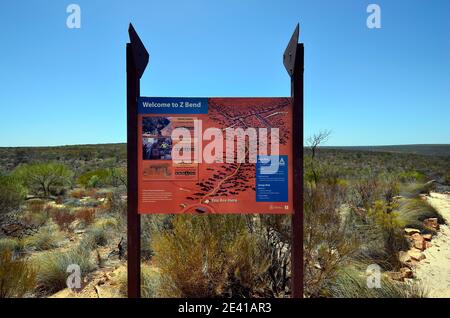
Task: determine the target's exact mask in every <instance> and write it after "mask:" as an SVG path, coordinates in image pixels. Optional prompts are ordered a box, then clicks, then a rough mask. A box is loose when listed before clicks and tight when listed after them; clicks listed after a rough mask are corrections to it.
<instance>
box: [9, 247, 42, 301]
mask: <svg viewBox="0 0 450 318" xmlns="http://www.w3.org/2000/svg"><path fill="white" fill-rule="evenodd" d="M35 285H36V270H35V269H34V268H33V267H32V266H31V265H30V264H29V263H28V262H27V261H25V260H19V259H14V257H13V256H12V253H11V252H9V251H6V250H0V298H12V297H22V296H24V295H25V294H26V293H27V292H30V291H32V290H33V288H34V286H35Z"/></svg>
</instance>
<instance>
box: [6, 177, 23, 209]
mask: <svg viewBox="0 0 450 318" xmlns="http://www.w3.org/2000/svg"><path fill="white" fill-rule="evenodd" d="M25 196H26V190H25V188H24V187H23V186H22V185H21V184H20V183H19V182H18V180H17V179H16V178H13V177H10V176H0V214H1V213H9V212H13V211H15V210H17V209H19V207H20V206H21V204H22V203H23V200H24V199H25Z"/></svg>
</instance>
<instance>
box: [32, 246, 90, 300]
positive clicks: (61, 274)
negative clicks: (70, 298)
mask: <svg viewBox="0 0 450 318" xmlns="http://www.w3.org/2000/svg"><path fill="white" fill-rule="evenodd" d="M34 263H35V264H36V267H37V268H38V273H37V282H38V285H39V288H40V289H41V290H42V291H43V292H45V293H55V292H57V291H59V290H61V289H64V288H66V287H67V283H66V280H67V277H68V273H67V267H68V266H69V265H72V264H76V265H78V266H80V269H81V275H82V278H83V277H84V275H86V274H87V273H89V272H91V271H93V270H94V269H95V265H94V264H93V262H92V261H91V250H90V249H89V248H87V247H86V246H83V245H80V246H78V247H77V248H75V249H73V250H69V251H65V252H59V251H49V252H45V253H43V254H40V255H38V256H37V257H36V258H35V259H34Z"/></svg>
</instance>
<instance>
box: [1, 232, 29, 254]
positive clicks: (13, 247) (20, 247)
mask: <svg viewBox="0 0 450 318" xmlns="http://www.w3.org/2000/svg"><path fill="white" fill-rule="evenodd" d="M24 249H25V242H24V240H22V239H19V238H10V237H4V238H1V239H0V253H2V252H10V253H12V255H13V257H16V256H19V255H20V254H21V253H22V252H23V251H24Z"/></svg>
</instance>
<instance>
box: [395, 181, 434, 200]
mask: <svg viewBox="0 0 450 318" xmlns="http://www.w3.org/2000/svg"><path fill="white" fill-rule="evenodd" d="M434 187H435V185H434V183H433V182H427V183H411V184H408V185H407V186H406V187H405V188H404V190H403V191H402V194H403V195H404V196H405V197H407V198H417V197H419V195H420V194H430V191H432V190H433V188H434Z"/></svg>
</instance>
